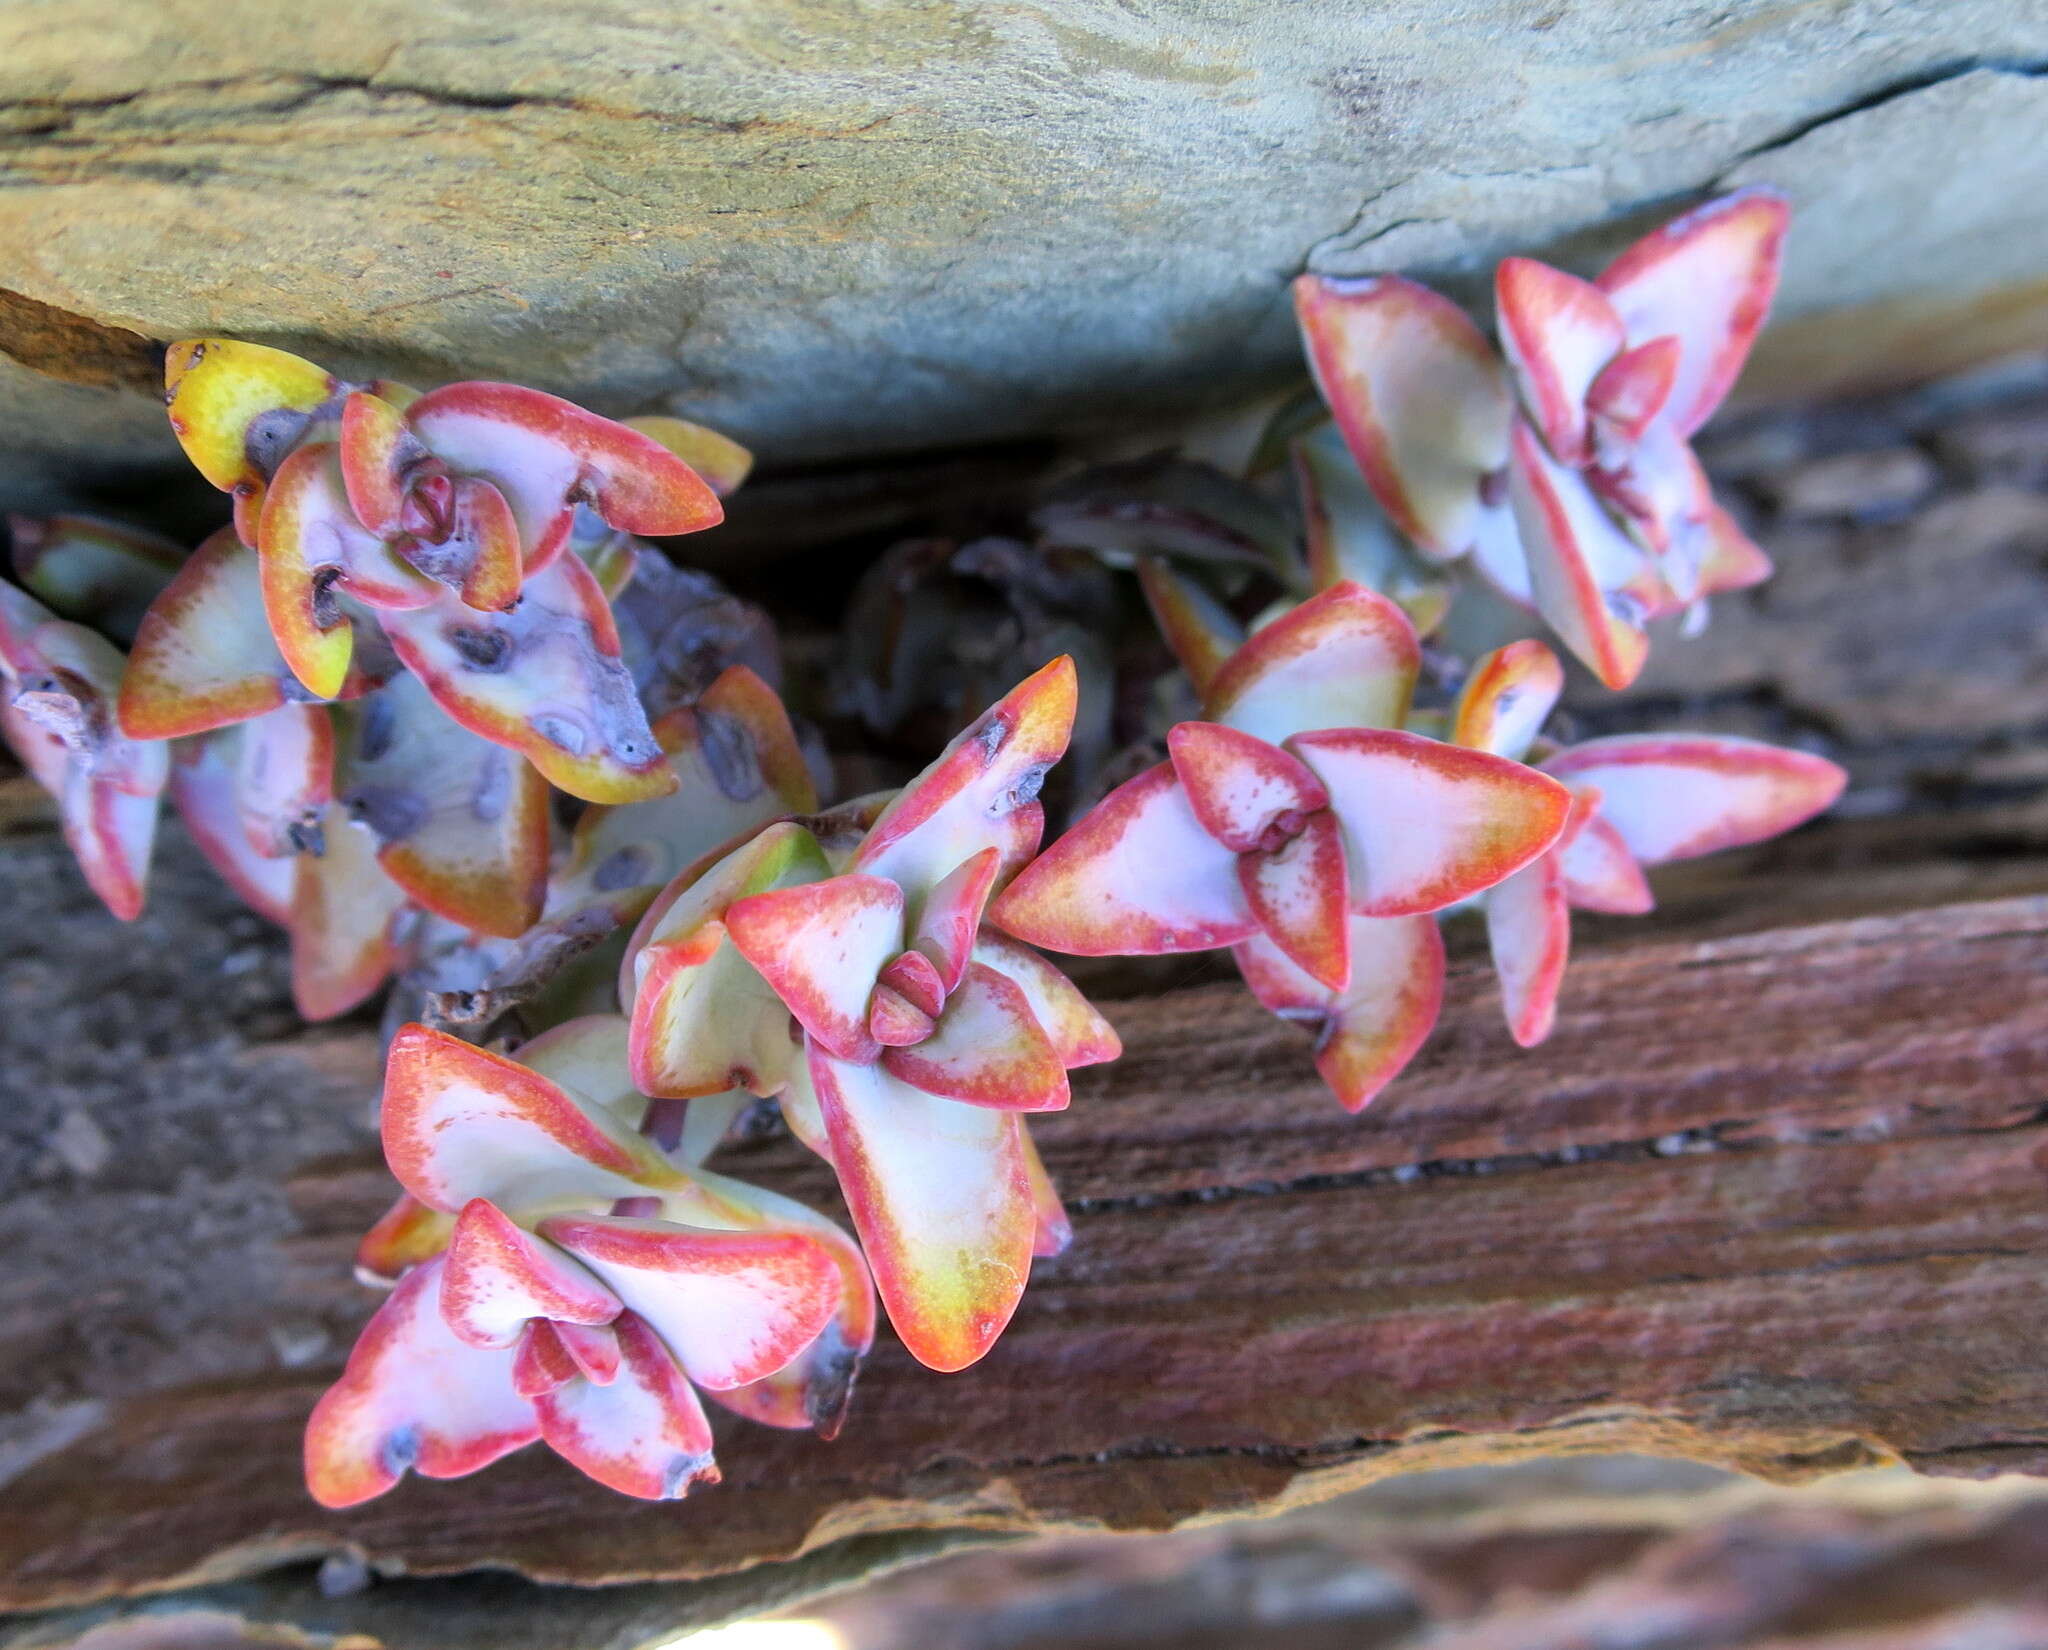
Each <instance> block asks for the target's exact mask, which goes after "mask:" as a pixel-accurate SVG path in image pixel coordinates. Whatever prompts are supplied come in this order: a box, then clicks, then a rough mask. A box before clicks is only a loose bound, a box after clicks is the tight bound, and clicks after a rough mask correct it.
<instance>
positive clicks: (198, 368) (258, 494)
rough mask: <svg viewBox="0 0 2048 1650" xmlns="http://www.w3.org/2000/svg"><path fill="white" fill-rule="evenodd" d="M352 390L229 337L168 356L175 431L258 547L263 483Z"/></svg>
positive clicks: (183, 345)
mask: <svg viewBox="0 0 2048 1650" xmlns="http://www.w3.org/2000/svg"><path fill="white" fill-rule="evenodd" d="M347 392H348V386H347V385H345V384H343V383H342V382H341V380H339V379H338V378H335V377H334V376H333V375H332V374H330V373H329V372H327V370H326V369H325V368H322V367H317V366H315V365H314V364H313V363H312V362H311V361H306V360H302V359H300V357H298V356H296V355H288V354H286V353H285V352H284V351H283V350H281V349H270V348H267V347H266V346H264V345H262V344H244V343H240V342H237V341H236V340H234V339H232V338H187V339H184V340H181V341H180V342H178V343H175V344H172V345H171V346H170V348H169V349H168V350H167V351H165V354H164V403H165V405H166V406H167V407H168V408H169V410H170V416H171V431H172V433H173V434H174V435H176V436H177V438H178V445H179V446H181V447H183V448H184V449H185V456H186V457H187V458H189V459H191V461H192V464H193V467H194V468H195V469H197V470H198V471H199V473H200V474H201V475H203V476H204V477H206V479H207V480H208V481H210V482H212V483H213V485H214V486H216V487H218V488H219V489H220V490H221V491H222V492H224V493H232V494H233V495H234V498H235V527H236V529H237V530H238V531H239V532H240V533H241V535H242V541H243V542H244V543H245V544H249V545H252V546H253V545H254V544H255V542H256V532H255V527H256V520H257V515H258V513H259V511H260V508H261V505H262V502H263V493H264V488H265V485H266V484H267V483H268V482H269V480H270V478H271V477H272V476H273V475H275V474H276V472H277V467H278V466H279V465H280V464H282V463H283V462H284V460H285V459H286V457H287V456H289V454H290V453H291V451H292V449H293V448H295V447H296V446H297V445H298V444H299V443H300V442H301V441H302V440H303V439H304V438H305V436H306V434H307V432H308V431H309V430H310V429H311V428H312V427H313V425H314V423H315V422H316V420H318V419H319V418H321V417H323V416H332V415H334V414H335V413H336V412H337V411H338V409H339V406H340V401H341V397H342V396H344V395H345V394H346V393H347Z"/></svg>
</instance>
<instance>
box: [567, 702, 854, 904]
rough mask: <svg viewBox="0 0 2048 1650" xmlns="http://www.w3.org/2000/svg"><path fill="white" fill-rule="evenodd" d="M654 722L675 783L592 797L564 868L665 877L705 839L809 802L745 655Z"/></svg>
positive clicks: (708, 846)
mask: <svg viewBox="0 0 2048 1650" xmlns="http://www.w3.org/2000/svg"><path fill="white" fill-rule="evenodd" d="M653 732H654V736H655V738H656V739H657V740H658V741H659V742H660V744H661V748H662V750H663V751H664V752H665V753H666V755H667V758H668V765H669V767H670V768H671V769H673V770H674V772H675V774H676V777H677V780H678V784H677V787H676V790H675V791H674V793H673V794H671V795H669V796H667V797H659V798H656V799H655V800H653V801H649V802H636V803H630V804H627V805H626V806H624V807H619V808H612V807H603V806H592V807H589V808H586V809H584V811H583V815H582V817H581V818H580V819H578V820H577V822H576V833H575V838H574V851H573V854H572V856H571V861H570V875H571V876H572V877H587V878H588V879H589V881H590V883H591V885H592V886H593V887H594V888H595V889H597V890H599V891H609V890H612V889H617V888H629V887H636V886H640V885H644V884H647V883H656V884H660V883H666V882H667V881H669V879H670V878H672V877H674V876H675V875H676V873H677V872H679V871H681V870H682V869H683V868H684V867H685V866H687V865H689V864H690V863H691V862H692V861H694V860H696V859H698V858H700V857H701V856H702V855H704V854H706V853H709V852H710V851H711V850H712V849H714V848H717V847H720V846H722V845H723V844H726V843H729V842H732V841H734V840H735V839H736V838H738V837H740V836H742V835H743V834H744V833H747V832H750V831H754V830H757V829H759V828H760V827H761V826H763V825H766V824H767V823H768V822H769V821H770V820H772V819H777V818H780V817H782V816H784V815H786V814H803V813H809V812H811V811H812V810H813V809H815V808H816V807H817V805H818V797H817V792H816V790H815V789H814V788H813V786H812V783H811V777H810V772H809V770H808V769H807V768H806V767H805V765H804V758H803V752H802V750H801V749H800V748H799V747H798V745H797V741H796V732H795V730H794V729H793V728H792V727H791V726H790V722H789V713H788V712H787V711H786V710H784V709H783V707H782V700H781V699H780V698H779V697H778V696H777V695H776V692H775V690H774V689H773V688H771V687H770V686H769V685H768V684H767V683H766V682H764V681H762V680H761V678H760V677H759V676H757V675H755V674H754V672H753V671H751V670H749V669H748V668H747V667H746V666H745V665H733V666H731V667H730V668H728V669H727V670H726V671H724V672H723V673H722V674H721V675H720V676H719V677H718V678H717V680H715V681H714V682H713V683H712V684H711V686H710V687H708V688H706V689H705V690H704V693H703V695H702V696H701V697H700V698H699V699H698V700H697V702H696V704H695V705H694V706H685V707H683V708H681V709H678V710H674V711H671V712H669V714H668V715H666V716H664V717H663V718H662V719H661V720H660V721H658V722H656V723H655V724H654V729H653Z"/></svg>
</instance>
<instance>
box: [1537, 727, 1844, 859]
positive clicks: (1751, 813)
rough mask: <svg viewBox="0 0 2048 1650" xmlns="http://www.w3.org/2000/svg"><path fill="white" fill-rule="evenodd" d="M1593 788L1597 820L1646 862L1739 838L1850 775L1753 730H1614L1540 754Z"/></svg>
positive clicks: (1547, 768) (1822, 805) (1826, 798)
mask: <svg viewBox="0 0 2048 1650" xmlns="http://www.w3.org/2000/svg"><path fill="white" fill-rule="evenodd" d="M1543 769H1544V772H1546V773H1550V774H1555V775H1556V776H1557V777H1558V778H1560V779H1563V780H1565V781H1566V782H1567V783H1569V784H1571V785H1573V786H1575V787H1576V786H1592V787H1593V788H1595V789H1597V790H1598V791H1599V792H1600V811H1599V813H1598V815H1597V816H1596V817H1597V818H1598V819H1599V820H1600V821H1603V822H1605V823H1606V824H1608V825H1610V826H1612V827H1613V829H1614V830H1615V832H1616V833H1617V834H1618V835H1619V836H1620V838H1621V840H1622V842H1623V844H1624V845H1626V847H1627V849H1628V851H1629V853H1630V854H1631V855H1632V856H1633V857H1634V858H1635V859H1636V860H1638V861H1639V862H1641V863H1642V864H1645V865H1656V864H1660V863H1662V862H1663V861H1665V860H1671V859H1690V858H1692V857H1693V856H1695V855H1697V854H1710V853H1713V852H1714V851H1715V850H1717V849H1721V848H1738V847H1742V846H1745V845H1747V844H1749V843H1752V842H1761V841H1763V840H1764V839H1765V838H1766V837H1773V836H1777V835H1779V834H1780V833H1781V832H1784V831H1789V830H1791V829H1792V828H1793V827H1794V826H1795V825H1803V824H1805V823H1806V821H1807V820H1809V819H1811V818H1813V816H1814V815H1815V814H1818V813H1821V812H1823V811H1824V810H1826V809H1827V808H1829V807H1831V806H1833V804H1834V801H1835V798H1836V797H1838V796H1840V795H1841V794H1842V787H1843V786H1844V785H1845V784H1846V783H1847V782H1848V776H1847V775H1846V774H1845V773H1843V771H1842V770H1841V769H1840V768H1839V767H1837V766H1836V765H1835V764H1834V763H1832V762H1830V761H1828V760H1827V758H1825V757H1821V756H1814V755H1811V754H1810V753H1808V752H1806V751H1796V750H1786V749H1784V748H1782V747H1780V746H1777V745H1766V744H1763V743H1760V742H1759V741H1757V740H1754V739H1736V738H1732V737H1726V736H1720V735H1711V734H1700V735H1684V734H1622V735H1618V736H1616V737H1614V738H1611V739H1593V740H1589V741H1587V742H1586V743H1585V744H1582V745H1574V746H1572V747H1571V748H1570V749H1568V750H1565V751H1562V752H1560V753H1559V754H1558V755H1556V756H1554V757H1552V758H1551V759H1550V760H1549V761H1547V762H1545V763H1544V764H1543Z"/></svg>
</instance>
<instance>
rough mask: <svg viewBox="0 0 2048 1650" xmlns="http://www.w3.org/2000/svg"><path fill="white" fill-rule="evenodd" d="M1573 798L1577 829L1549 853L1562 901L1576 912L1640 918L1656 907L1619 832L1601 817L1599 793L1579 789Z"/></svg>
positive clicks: (1639, 870)
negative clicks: (1557, 874)
mask: <svg viewBox="0 0 2048 1650" xmlns="http://www.w3.org/2000/svg"><path fill="white" fill-rule="evenodd" d="M1573 795H1574V797H1575V798H1576V801H1575V803H1574V806H1573V815H1574V818H1575V819H1576V820H1577V823H1578V828H1577V829H1576V830H1567V831H1566V833H1565V836H1564V838H1563V840H1562V841H1561V842H1560V843H1559V844H1558V846H1557V847H1556V848H1555V849H1553V850H1552V852H1553V853H1555V854H1556V855H1557V862H1558V869H1559V872H1560V873H1561V874H1562V875H1563V877H1564V891H1565V898H1566V899H1567V900H1569V901H1570V903H1571V904H1573V905H1575V906H1577V907H1578V908H1579V909H1580V910H1581V911H1604V912H1607V913H1608V914H1610V915H1613V916H1619V917H1639V916H1641V915H1642V914H1643V913H1644V912H1645V911H1648V910H1650V909H1651V908H1652V907H1653V906H1654V905H1655V904H1656V903H1657V902H1656V900H1655V898H1654V897H1653V896H1652V895H1651V893H1650V883H1649V879H1648V878H1646V877H1645V876H1644V875H1643V868H1642V867H1641V866H1640V865H1638V864H1637V863H1636V861H1635V856H1634V855H1633V854H1631V853H1630V852H1629V851H1628V844H1627V843H1625V842H1623V841H1622V840H1621V833H1620V832H1619V831H1617V830H1616V829H1615V828H1614V827H1613V826H1612V825H1610V824H1608V823H1607V821H1606V820H1604V819H1602V818H1601V817H1600V815H1599V803H1600V793H1599V792H1598V791H1596V790H1591V789H1579V790H1575V791H1574V792H1573ZM1582 814H1583V817H1579V816H1580V815H1582Z"/></svg>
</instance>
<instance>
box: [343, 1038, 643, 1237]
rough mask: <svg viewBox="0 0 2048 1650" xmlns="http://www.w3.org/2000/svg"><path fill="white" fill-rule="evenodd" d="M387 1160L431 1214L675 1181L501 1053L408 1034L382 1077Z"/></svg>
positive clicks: (591, 1112)
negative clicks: (480, 1201) (480, 1203)
mask: <svg viewBox="0 0 2048 1650" xmlns="http://www.w3.org/2000/svg"><path fill="white" fill-rule="evenodd" d="M383 1131H384V1157H385V1161H386V1162H388V1163H389V1164H390V1165H391V1172H392V1173H393V1174H395V1175H396V1176H397V1177H398V1179H399V1183H400V1184H401V1185H403V1186H404V1187H405V1189H406V1190H407V1191H409V1192H411V1193H412V1194H413V1196H415V1197H417V1198H418V1199H419V1200H420V1201H421V1202H422V1203H425V1204H427V1205H428V1206H429V1207H431V1208H435V1209H443V1210H447V1211H449V1212H451V1213H452V1212H455V1211H457V1210H460V1209H462V1208H463V1207H464V1206H465V1205H467V1204H468V1203H469V1202H470V1201H471V1200H472V1199H475V1198H485V1199H488V1200H489V1201H490V1202H492V1203H494V1204H496V1205H497V1206H498V1207H499V1208H500V1209H506V1210H510V1211H512V1212H513V1213H515V1214H516V1213H519V1212H522V1211H524V1210H528V1209H534V1208H544V1207H546V1206H547V1205H548V1204H550V1203H551V1202H556V1201H558V1200H561V1199H566V1198H582V1199H593V1200H597V1199H601V1200H604V1201H607V1202H608V1201H610V1200H611V1199H613V1198H619V1197H631V1196H635V1195H637V1194H639V1193H642V1192H645V1191H647V1190H648V1189H650V1188H657V1189H658V1188H660V1187H662V1186H664V1185H672V1184H674V1183H675V1182H676V1181H677V1180H678V1178H679V1176H678V1173H677V1171H676V1170H674V1169H672V1168H671V1167H669V1165H668V1163H667V1162H666V1160H664V1159H663V1158H662V1157H661V1156H660V1155H659V1154H658V1153H657V1152H656V1151H655V1150H654V1148H653V1147H652V1146H651V1145H649V1144H648V1143H647V1142H646V1141H645V1140H643V1139H641V1137H640V1136H639V1135H637V1134H634V1133H632V1132H631V1131H630V1130H628V1129H627V1128H626V1127H625V1126H624V1125H623V1124H622V1123H620V1122H618V1121H617V1120H616V1119H615V1118H613V1117H612V1116H611V1115H610V1114H609V1113H607V1112H604V1111H602V1110H600V1109H598V1108H596V1107H594V1106H587V1105H581V1104H579V1103H578V1102H577V1101H576V1100H575V1099H573V1098H572V1097H571V1096H570V1095H569V1094H568V1093H567V1092H566V1091H564V1090H563V1089H562V1088H561V1087H560V1086H559V1085H557V1084H555V1083H552V1082H550V1081H548V1079H546V1078H545V1077H542V1076H541V1075H539V1074H538V1073H537V1072H532V1071H529V1070H527V1069H526V1067H524V1066H522V1065H520V1064H518V1063H517V1062H516V1061H513V1060H508V1059H506V1058H505V1057H504V1056H503V1055H501V1054H492V1053H490V1052H488V1051H487V1050H484V1049H480V1048H474V1047H472V1046H471V1045H470V1044H468V1043H464V1042H460V1041H458V1040H457V1039H456V1038H453V1037H450V1036H448V1035H447V1034H446V1033H445V1032H439V1031H430V1030H428V1029H427V1028H426V1027H425V1026H422V1025H408V1026H405V1027H403V1028H401V1029H400V1031H399V1033H398V1035H397V1036H396V1037H395V1038H393V1039H392V1042H391V1052H390V1055H389V1056H388V1058H387V1060H386V1062H385V1068H384V1117H383Z"/></svg>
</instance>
